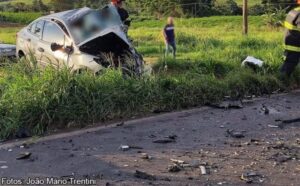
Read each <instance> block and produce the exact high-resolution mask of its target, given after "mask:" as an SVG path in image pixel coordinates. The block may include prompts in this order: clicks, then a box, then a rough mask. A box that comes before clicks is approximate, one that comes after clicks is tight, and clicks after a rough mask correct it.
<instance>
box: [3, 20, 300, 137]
mask: <svg viewBox="0 0 300 186" xmlns="http://www.w3.org/2000/svg"><path fill="white" fill-rule="evenodd" d="M241 23H242V18H241V17H209V18H197V19H178V20H176V33H177V45H178V57H177V60H173V59H171V58H170V59H169V58H168V59H167V60H166V61H165V60H164V59H163V48H164V45H163V39H162V36H161V30H162V28H163V26H164V24H165V23H164V21H144V22H135V23H133V25H132V27H131V28H130V32H129V34H130V37H131V38H133V39H134V42H135V44H136V45H137V49H138V50H139V51H140V52H141V53H142V54H143V55H144V56H145V57H146V59H149V58H151V63H152V65H153V69H154V74H153V75H151V76H150V77H145V78H141V79H136V78H128V79H126V80H124V79H123V78H122V75H121V74H120V73H119V72H118V71H114V70H108V71H107V72H104V73H103V75H101V76H93V75H91V74H88V73H83V74H80V75H75V74H70V73H68V71H66V70H65V71H61V72H56V71H54V70H51V69H48V70H46V71H45V72H41V71H39V70H36V69H33V67H32V66H30V65H26V63H19V64H12V65H8V66H7V67H4V68H2V70H1V71H2V76H0V128H1V131H0V136H1V137H2V138H6V137H11V136H13V134H14V133H15V132H16V131H18V130H19V129H20V128H22V127H25V128H28V129H30V130H32V131H33V132H34V134H42V133H43V132H45V131H47V130H48V129H53V128H58V127H60V128H67V127H70V126H74V125H75V124H77V126H78V125H80V126H85V125H87V124H91V123H95V122H98V121H107V120H111V119H119V118H130V117H132V116H137V115H142V114H145V113H151V112H152V111H153V110H160V111H172V110H178V109H183V108H189V107H194V106H201V105H204V104H208V103H212V102H216V101H219V100H222V99H223V98H224V96H230V97H232V98H242V97H244V96H249V95H261V94H268V93H271V92H273V91H275V90H278V89H286V88H288V87H289V86H288V85H287V84H285V83H283V82H282V81H280V80H279V79H278V76H279V74H278V69H279V66H280V65H281V63H282V51H283V50H282V43H281V42H282V37H283V33H282V30H281V29H272V28H269V27H267V26H265V25H264V22H263V19H262V18H261V17H250V31H249V36H242V34H241ZM7 29H8V30H9V28H7ZM13 30H14V29H13ZM13 30H12V31H11V32H12V33H13V32H14V31H13ZM15 31H16V30H15ZM12 36H13V34H12ZM3 37H5V38H3ZM6 37H7V38H6ZM0 40H7V41H9V42H11V43H12V42H13V38H10V36H5V34H4V36H3V35H1V32H0ZM249 55H251V56H255V57H257V58H260V59H262V60H264V61H265V65H264V67H263V68H262V69H259V70H258V71H257V72H254V71H252V70H251V69H245V68H242V67H241V62H242V61H243V60H244V59H245V58H246V57H247V56H249ZM165 62H167V64H168V70H165V69H164V65H165ZM299 74H300V73H299V71H297V72H296V73H295V75H294V77H293V78H292V79H291V81H289V85H298V84H299V82H300V79H299Z"/></svg>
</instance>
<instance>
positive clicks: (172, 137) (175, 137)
mask: <svg viewBox="0 0 300 186" xmlns="http://www.w3.org/2000/svg"><path fill="white" fill-rule="evenodd" d="M166 138H168V139H171V140H176V139H177V135H174V134H173V135H170V136H167V137H166Z"/></svg>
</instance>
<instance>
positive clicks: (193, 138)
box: [0, 92, 300, 186]
mask: <svg viewBox="0 0 300 186" xmlns="http://www.w3.org/2000/svg"><path fill="white" fill-rule="evenodd" d="M299 98H300V92H294V93H290V94H287V95H280V96H278V95H277V96H272V97H270V98H264V99H261V100H259V101H254V102H248V103H247V104H244V107H243V108H239V109H238V108H236V109H229V108H228V109H218V108H210V107H205V108H199V109H193V110H189V111H183V112H176V113H168V114H164V115H158V116H156V117H151V118H146V119H141V120H136V121H134V122H132V121H128V122H124V123H119V124H114V125H112V126H108V127H104V128H99V129H97V130H89V131H86V132H83V133H77V134H76V135H74V136H73V135H69V136H66V137H62V138H53V139H48V140H42V141H40V142H37V143H32V142H33V141H31V142H26V143H24V144H18V145H13V146H11V145H9V144H2V145H0V148H1V150H0V177H1V178H4V177H12V178H15V179H17V178H22V179H28V178H37V177H39V178H40V179H44V178H47V177H55V178H58V179H65V180H70V179H71V178H81V179H91V180H97V184H98V185H128V186H132V185H172V186H173V185H233V186H235V185H237V186H241V185H249V184H252V185H268V186H269V185H270V186H293V185H294V186H297V185H300V176H299V175H300V119H298V118H300V99H299ZM63 136H64V135H63ZM25 152H27V154H26V153H25ZM17 159H18V160H17Z"/></svg>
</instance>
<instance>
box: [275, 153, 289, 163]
mask: <svg viewBox="0 0 300 186" xmlns="http://www.w3.org/2000/svg"><path fill="white" fill-rule="evenodd" d="M272 159H274V160H275V161H276V162H278V163H284V162H287V161H290V160H292V159H293V158H292V157H291V156H289V155H286V154H283V153H276V154H274V155H273V156H272Z"/></svg>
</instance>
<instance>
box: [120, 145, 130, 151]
mask: <svg viewBox="0 0 300 186" xmlns="http://www.w3.org/2000/svg"><path fill="white" fill-rule="evenodd" d="M119 149H120V150H122V151H128V150H129V149H130V147H129V146H128V145H121V146H120V147H119Z"/></svg>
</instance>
